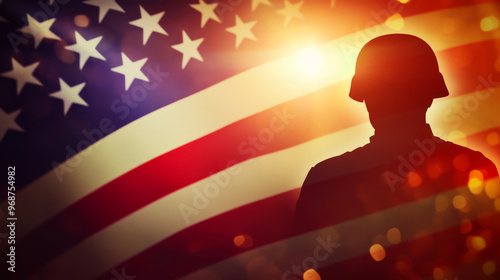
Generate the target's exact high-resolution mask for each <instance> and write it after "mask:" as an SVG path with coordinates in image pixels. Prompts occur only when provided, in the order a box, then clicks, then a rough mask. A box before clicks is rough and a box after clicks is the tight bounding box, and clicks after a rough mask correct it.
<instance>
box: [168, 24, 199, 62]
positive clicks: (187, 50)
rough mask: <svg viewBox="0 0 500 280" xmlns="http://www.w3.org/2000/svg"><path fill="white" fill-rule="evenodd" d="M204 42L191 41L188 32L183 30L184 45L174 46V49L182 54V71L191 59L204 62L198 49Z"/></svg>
mask: <svg viewBox="0 0 500 280" xmlns="http://www.w3.org/2000/svg"><path fill="white" fill-rule="evenodd" d="M202 42H203V38H200V39H196V40H194V41H193V40H191V38H189V36H188V35H187V33H186V31H184V30H182V43H181V44H177V45H172V48H173V49H174V50H176V51H178V52H180V53H182V69H184V68H185V67H186V65H187V64H188V62H189V60H190V59H191V58H196V59H198V60H199V61H203V58H202V57H201V55H200V52H199V51H198V47H199V46H200V44H201V43H202Z"/></svg>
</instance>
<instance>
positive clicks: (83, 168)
mask: <svg viewBox="0 0 500 280" xmlns="http://www.w3.org/2000/svg"><path fill="white" fill-rule="evenodd" d="M497 6H498V3H487V4H482V5H476V6H475V8H477V9H478V10H479V11H482V10H491V9H495V8H496V7H497ZM468 9H470V7H461V8H456V9H449V10H443V11H437V12H431V13H427V14H424V15H418V16H412V17H408V18H407V19H405V29H404V30H403V31H405V32H409V33H413V34H416V35H421V37H423V38H424V39H426V40H428V41H435V42H438V43H437V44H435V45H433V47H434V49H435V50H437V51H439V50H443V49H447V48H451V47H454V46H458V45H462V44H468V43H472V42H478V41H483V40H487V39H490V38H491V36H497V35H496V34H495V33H478V32H476V29H475V28H465V29H464V30H463V32H462V33H461V36H452V35H448V36H443V35H442V34H439V35H435V36H431V37H429V35H428V34H433V33H434V34H435V30H436V28H435V27H436V24H439V23H440V22H441V20H440V19H441V17H442V16H447V17H451V18H457V19H460V18H462V17H464V16H466V15H468V13H469V12H468ZM476 16H477V17H478V18H477V21H479V20H480V17H482V16H483V15H480V14H478V15H476ZM379 30H380V34H371V35H373V36H378V35H381V34H385V33H389V32H391V30H389V29H388V28H387V27H385V26H381V27H380V29H379ZM430 31H433V32H430ZM358 41H359V39H358V38H356V34H351V35H348V36H345V37H343V38H341V39H338V40H333V41H330V42H327V43H325V44H322V45H321V47H319V49H321V51H322V52H324V53H325V54H328V55H325V60H326V62H327V63H325V65H326V66H327V67H326V69H324V70H325V71H324V72H323V73H328V74H323V75H319V76H318V77H316V78H315V79H309V80H307V81H305V80H304V77H302V76H298V74H297V71H294V70H293V69H295V68H296V64H297V59H298V55H291V56H289V57H286V58H283V59H279V60H276V61H274V62H271V63H267V64H264V65H261V66H258V67H256V68H253V69H250V70H248V71H245V72H243V73H240V74H238V75H235V76H234V77H232V78H230V79H227V80H225V81H223V82H221V83H219V84H217V85H214V86H212V87H209V88H207V89H205V90H203V91H201V92H199V93H197V94H194V95H192V96H190V97H188V98H186V99H183V100H180V101H178V102H176V103H174V104H172V105H170V106H167V107H165V108H162V109H159V110H157V111H155V112H153V113H151V114H150V115H148V116H146V117H143V118H141V119H139V120H137V121H135V122H133V123H131V124H130V125H128V126H126V127H124V128H122V129H120V130H118V131H116V132H115V133H113V134H111V135H110V136H108V137H106V138H104V139H102V140H101V141H99V142H98V143H97V144H95V145H93V146H91V147H90V148H89V149H87V150H85V151H82V153H81V154H79V155H77V156H75V157H74V158H73V159H70V160H69V161H67V162H66V163H65V164H70V163H73V166H72V167H71V165H69V166H70V167H71V169H72V172H71V173H66V174H64V180H63V181H62V182H59V181H58V179H57V176H56V172H57V170H56V171H51V172H49V173H48V174H46V175H44V176H43V177H42V178H40V179H39V180H37V181H36V182H34V183H33V184H31V185H30V186H28V187H27V188H26V189H24V190H23V191H20V192H19V196H18V200H19V201H20V202H22V203H26V205H37V204H38V205H40V204H43V205H44V207H43V208H40V207H39V206H38V207H37V206H34V207H36V209H30V211H29V213H27V212H28V211H27V210H22V209H21V210H20V211H19V213H18V215H19V216H20V217H22V218H23V220H24V221H25V223H24V224H22V225H20V227H19V236H20V237H22V236H24V235H25V234H26V233H27V232H29V231H30V230H32V229H33V228H34V227H36V226H38V225H40V224H41V223H43V222H44V221H46V220H47V219H48V218H49V217H51V216H53V215H54V214H56V213H57V212H59V211H61V210H62V209H64V208H65V207H67V206H69V205H71V204H72V203H74V202H75V201H77V200H78V199H80V198H82V197H84V196H85V195H87V194H88V193H90V192H92V191H94V190H96V189H97V188H98V187H100V186H102V185H104V184H105V183H107V182H110V181H111V180H113V179H114V178H117V177H118V176H120V175H121V174H123V173H125V172H127V171H129V170H131V169H133V168H135V167H136V166H139V165H140V164H142V163H144V162H147V161H148V160H150V159H152V158H154V157H156V156H158V155H161V154H163V153H165V152H167V151H170V150H172V149H175V148H177V147H179V146H181V145H183V144H185V143H188V142H190V141H193V140H195V139H197V138H199V137H201V136H203V135H206V134H208V133H210V132H213V131H215V130H217V129H220V128H221V127H224V126H226V125H228V124H230V123H232V122H234V121H237V120H239V119H242V118H244V117H247V116H249V115H252V114H254V113H256V112H259V111H262V110H265V109H266V108H270V107H272V106H275V105H277V104H281V103H283V102H286V101H288V100H291V99H293V98H296V97H299V96H302V95H305V94H307V93H309V92H311V91H315V90H317V89H320V88H324V87H326V86H328V85H331V84H334V83H336V82H339V81H341V80H344V79H347V78H349V77H350V76H351V75H352V65H353V62H352V58H347V57H346V56H344V55H342V50H341V49H340V47H339V46H340V45H341V44H340V43H341V42H344V43H347V44H350V42H358ZM360 43H363V42H360ZM351 46H354V47H360V46H359V44H358V43H356V44H351ZM331 61H334V62H335V63H332V62H331ZM339 65H344V67H339ZM333 66H334V67H333ZM277 73H279V75H278V74H277ZM290 81H295V82H296V83H294V84H292V83H290ZM268 84H273V85H277V86H276V87H273V88H269V87H268V86H267V85H268ZM242 85H245V86H243V87H242ZM234 88H241V92H240V93H239V94H238V95H237V96H236V95H234V94H231V93H232V89H234ZM229 105H230V106H229ZM207 106H209V107H207ZM208 108H210V110H208ZM228 108H231V109H228ZM188 109H189V110H196V111H200V112H210V118H201V119H200V118H194V117H193V115H190V116H188V115H187V114H186V112H188V111H189V110H188ZM186 110H187V111H186ZM207 110H208V111H207ZM221 112H223V113H222V114H221ZM166 119H173V120H179V119H182V120H183V121H182V124H181V123H180V122H168V123H166V122H165V121H164V120H166ZM153 124H154V125H153ZM160 124H161V125H162V126H161V129H160V128H159V125H160ZM122 139H138V140H141V141H143V143H144V145H141V148H140V149H139V148H138V147H136V146H135V145H131V146H130V145H127V144H126V143H128V142H126V141H122ZM78 158H79V159H80V160H78ZM103 159H106V160H108V161H109V160H111V161H112V162H115V163H120V164H115V165H113V166H110V168H107V169H106V170H103V169H100V168H98V166H99V164H98V163H99V162H102V160H103ZM78 161H81V162H79V163H78V166H75V162H78ZM81 182H85V184H82V183H81ZM76 186H78V187H76ZM40 201H43V203H40V204H39V203H37V202H40ZM4 204H5V203H4Z"/></svg>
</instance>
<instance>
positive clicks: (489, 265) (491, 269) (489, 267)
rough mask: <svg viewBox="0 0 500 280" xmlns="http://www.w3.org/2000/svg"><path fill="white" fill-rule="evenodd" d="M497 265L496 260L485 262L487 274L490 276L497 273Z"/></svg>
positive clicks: (485, 272) (484, 267) (484, 268)
mask: <svg viewBox="0 0 500 280" xmlns="http://www.w3.org/2000/svg"><path fill="white" fill-rule="evenodd" d="M496 268H497V265H496V264H495V262H494V261H487V262H485V263H484V264H483V272H484V274H485V275H486V276H490V275H492V274H493V273H495V270H496Z"/></svg>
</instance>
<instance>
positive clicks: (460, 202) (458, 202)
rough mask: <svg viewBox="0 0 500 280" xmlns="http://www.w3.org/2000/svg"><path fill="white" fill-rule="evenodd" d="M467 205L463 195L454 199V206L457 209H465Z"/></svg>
mask: <svg viewBox="0 0 500 280" xmlns="http://www.w3.org/2000/svg"><path fill="white" fill-rule="evenodd" d="M466 205H467V200H466V199H465V197H463V196H462V195H459V194H457V195H455V196H454V197H453V206H454V207H455V208H457V209H463V208H465V206H466Z"/></svg>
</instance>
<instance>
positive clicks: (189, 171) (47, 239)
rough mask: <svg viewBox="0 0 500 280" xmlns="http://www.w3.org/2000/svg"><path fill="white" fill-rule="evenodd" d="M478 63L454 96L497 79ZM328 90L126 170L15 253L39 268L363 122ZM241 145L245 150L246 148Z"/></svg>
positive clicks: (486, 50) (486, 46) (490, 51)
mask: <svg viewBox="0 0 500 280" xmlns="http://www.w3.org/2000/svg"><path fill="white" fill-rule="evenodd" d="M496 42H497V41H487V42H482V43H477V44H471V45H465V46H461V47H458V48H455V49H451V50H447V51H444V52H442V55H443V56H444V57H446V54H447V53H448V52H456V51H457V49H459V48H463V49H466V50H467V51H469V49H470V50H474V51H476V50H477V49H479V48H481V49H482V50H483V51H481V52H479V53H478V56H480V57H482V56H485V57H492V56H493V55H494V54H496V52H495V45H496V44H495V43H496ZM478 61H480V59H475V60H474V61H473V63H471V64H469V65H468V66H467V70H468V72H469V73H470V75H468V76H467V77H464V79H469V80H472V81H473V82H471V83H469V84H470V85H472V87H471V88H467V89H466V88H463V89H462V91H461V92H460V94H463V93H467V92H469V91H471V90H474V89H475V87H476V85H477V83H476V81H477V80H476V77H477V75H487V73H491V72H494V73H495V75H494V77H493V80H494V81H495V80H500V74H498V73H496V72H495V71H494V69H493V65H482V64H481V65H478V64H477V63H476V62H478ZM464 76H465V75H464ZM497 76H498V77H497ZM331 92H332V88H327V89H324V90H321V91H319V92H316V93H314V94H309V95H307V96H304V97H301V98H297V99H295V100H292V101H290V102H287V103H285V104H283V105H282V106H278V107H276V108H272V109H269V110H266V111H264V112H261V113H259V114H256V115H253V116H251V117H248V118H246V119H243V120H240V121H238V122H236V123H233V124H231V125H229V126H227V127H225V128H223V129H221V130H219V131H216V132H214V133H212V134H209V135H207V136H205V137H202V138H200V139H197V140H196V141H193V142H191V143H189V144H186V145H184V146H182V147H180V148H178V149H176V150H173V151H171V152H169V153H166V154H164V155H162V156H160V157H158V158H156V159H154V160H151V161H149V162H147V163H145V164H143V165H141V166H139V167H137V168H135V169H134V170H131V171H130V172H128V173H126V174H124V175H123V176H121V177H119V178H117V179H115V180H114V181H112V182H110V183H108V184H107V185H105V186H103V187H101V188H100V189H98V190H96V191H95V192H93V193H91V194H89V195H88V196H86V197H84V198H83V199H81V200H80V201H78V202H77V203H75V204H73V205H72V206H70V207H68V208H67V209H66V210H64V211H63V212H61V213H60V214H58V215H57V216H55V217H53V218H52V219H50V220H49V221H48V222H47V223H45V224H44V225H42V226H41V227H39V228H37V229H36V230H34V231H33V232H32V233H31V234H29V235H28V236H27V237H26V239H25V240H23V242H22V243H21V244H20V245H19V249H18V250H19V251H20V252H26V254H23V255H22V256H24V257H21V258H23V262H24V263H30V264H33V267H41V265H42V264H43V263H44V261H48V260H50V259H52V258H53V257H55V256H56V255H57V254H59V253H61V252H63V251H65V250H66V249H68V248H69V247H71V246H73V245H74V244H76V243H78V242H79V241H81V240H83V239H85V238H87V237H88V236H90V235H92V234H94V233H95V232H97V231H99V230H101V229H103V228H104V227H106V226H108V225H110V224H111V223H113V222H115V221H117V220H118V219H121V218H122V217H125V216H126V215H129V214H130V213H132V212H134V211H136V210H137V209H140V208H142V207H144V206H145V205H147V204H149V203H151V202H153V201H155V200H157V199H159V198H161V197H163V196H165V195H168V194H169V193H171V192H173V191H175V190H178V189H180V188H182V187H184V186H187V185H189V184H191V183H194V182H196V181H198V180H201V179H203V178H206V177H207V176H209V174H211V173H215V172H218V171H220V170H223V169H225V168H226V167H227V164H228V163H236V162H242V161H245V160H247V159H249V158H251V156H260V155H265V154H268V153H272V152H275V151H279V150H281V149H285V148H288V147H292V146H294V145H299V144H301V143H303V142H305V141H308V140H311V139H314V138H317V137H320V136H323V135H327V134H329V133H332V132H334V131H338V130H341V129H344V128H347V127H351V126H354V125H357V124H359V123H362V122H364V121H365V119H364V118H362V117H361V116H352V117H353V118H350V119H347V118H333V117H332V106H335V104H336V102H337V98H335V95H334V94H332V93H331ZM283 108H286V112H288V113H292V114H296V116H297V117H296V118H294V119H292V120H290V123H289V124H288V125H287V126H286V128H285V129H284V130H283V131H280V132H277V133H274V135H273V140H272V141H271V142H270V143H266V144H265V145H263V147H264V148H263V149H262V150H258V149H254V150H255V151H256V154H255V155H253V154H252V155H251V154H245V153H243V154H242V153H239V152H238V145H240V143H242V142H243V141H247V142H249V140H248V137H249V136H255V135H258V133H259V132H261V131H262V128H269V126H270V120H272V119H279V118H277V117H276V113H275V110H279V111H282V110H283ZM333 111H334V112H335V114H336V115H339V116H342V115H345V116H349V115H350V112H349V107H348V106H337V107H336V108H335V110H333ZM354 117H357V118H356V119H355V118H354ZM311 124H314V125H311ZM245 147H246V148H249V147H250V145H246V146H245ZM246 151H250V150H246ZM200 159H208V160H200ZM145 187H147V191H145ZM110 202H113V203H110ZM24 258H25V259H24Z"/></svg>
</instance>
